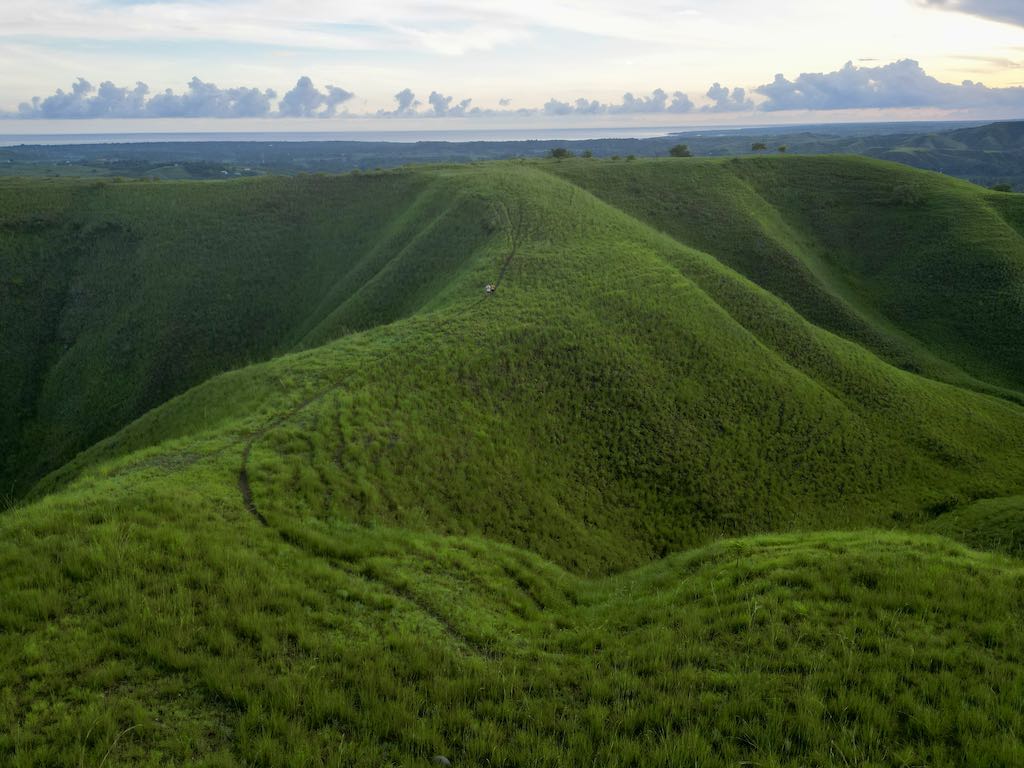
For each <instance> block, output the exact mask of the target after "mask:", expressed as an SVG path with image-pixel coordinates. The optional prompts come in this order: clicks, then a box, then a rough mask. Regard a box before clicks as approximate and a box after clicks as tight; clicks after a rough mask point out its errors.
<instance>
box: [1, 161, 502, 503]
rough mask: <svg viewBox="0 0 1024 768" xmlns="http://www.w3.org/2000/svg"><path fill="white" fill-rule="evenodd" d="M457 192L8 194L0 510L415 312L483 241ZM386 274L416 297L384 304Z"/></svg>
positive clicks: (285, 185) (363, 187)
mask: <svg viewBox="0 0 1024 768" xmlns="http://www.w3.org/2000/svg"><path fill="white" fill-rule="evenodd" d="M454 192H455V194H454V195H453V190H452V189H451V188H450V186H445V187H444V189H443V191H442V190H439V189H438V187H437V185H436V184H434V185H433V186H432V185H431V179H430V177H428V176H425V175H421V174H390V175H389V174H385V175H379V176H372V177H363V178H357V177H343V178H333V179H326V178H321V177H305V178H302V179H286V178H267V179H253V180H247V181H242V182H238V183H233V184H216V185H209V186H204V185H199V186H196V185H193V184H189V183H159V184H156V183H148V182H136V183H106V182H73V181H62V182H51V183H40V182H30V181H25V180H6V181H4V182H3V183H2V184H0V275H2V278H0V343H2V348H3V358H2V364H0V400H2V401H3V402H4V403H5V404H6V406H7V407H5V408H4V409H3V412H2V414H0V456H2V457H3V463H2V465H0V492H3V493H4V494H8V493H12V492H13V493H14V494H15V495H20V494H21V493H22V492H24V491H25V490H26V488H27V487H28V486H29V485H30V484H31V482H32V481H34V480H37V479H38V478H39V477H40V476H41V475H42V474H44V473H45V472H47V471H50V470H53V469H55V468H57V467H58V466H60V465H61V464H63V463H64V462H66V461H68V460H69V459H70V458H72V457H73V456H74V455H75V454H76V453H77V452H78V451H81V450H83V449H85V448H87V447H89V446H90V445H92V444H93V443H95V442H96V441H97V440H99V439H101V438H103V437H106V436H107V435H109V434H111V433H112V432H115V431H116V430H117V429H119V428H120V427H122V426H124V425H125V424H126V423H127V422H129V421H131V420H132V419H134V418H136V417H138V416H140V415H142V414H143V413H145V412H146V411H147V410H149V409H150V408H153V407H154V406H156V405H159V404H160V403H162V402H164V401H166V400H167V399H169V398H170V397H172V396H173V395H176V394H179V393H180V392H183V391H184V390H186V389H188V388H189V387H190V386H193V385H195V384H198V383H199V382H201V381H203V380H204V379H206V378H208V377H209V376H211V375H213V374H215V373H218V372H221V371H223V370H226V369H230V368H234V367H238V366H240V365H244V364H246V363H248V362H251V361H253V360H257V359H266V358H269V357H271V356H273V355H274V354H279V353H281V352H283V351H286V350H288V349H291V348H294V347H295V346H296V345H297V344H299V343H300V342H302V340H303V339H304V338H305V337H306V336H309V335H312V336H314V337H315V336H316V335H317V334H318V333H320V334H321V335H322V331H323V328H328V329H329V330H330V331H331V332H334V333H337V332H340V331H341V330H342V329H344V328H348V329H358V328H365V327H369V326H372V325H374V324H376V323H380V322H387V321H390V320H392V319H394V318H396V317H400V316H402V315H403V314H408V313H411V312H413V311H414V310H415V309H417V308H418V307H419V306H420V305H421V303H422V302H423V301H425V300H427V299H429V298H431V297H432V296H433V294H434V292H436V291H437V290H438V289H439V288H440V286H442V285H443V283H444V281H445V280H446V279H447V278H448V277H449V276H450V275H451V273H452V271H453V270H456V269H457V268H458V262H459V261H460V260H462V259H464V258H467V257H468V256H469V255H471V254H472V253H473V251H474V249H475V248H476V247H478V244H479V243H480V242H481V241H482V240H483V239H484V238H485V237H486V236H487V235H486V232H485V231H484V230H483V229H482V227H481V226H480V221H481V220H482V219H483V217H482V216H476V217H474V218H473V219H471V220H472V222H473V225H474V226H473V227H472V228H470V229H467V228H465V227H464V224H465V223H466V221H467V220H469V211H471V210H472V207H473V206H472V203H471V202H470V201H464V200H460V199H459V196H458V194H457V191H454ZM453 208H454V209H457V210H458V211H459V215H457V216H455V217H452V216H450V215H449V213H450V211H451V210H452V209H453ZM439 242H444V243H445V244H446V246H447V247H446V248H445V249H441V248H439V247H438V243H439ZM396 264H400V265H401V266H400V267H397V268H398V269H400V270H401V272H402V275H403V278H404V279H405V280H407V281H410V282H412V281H415V283H416V285H415V286H413V287H407V286H401V287H402V288H403V290H402V291H401V292H398V291H395V290H392V288H393V286H392V285H391V281H389V279H388V276H387V271H388V270H389V269H391V270H393V269H395V268H396ZM410 265H411V266H410ZM381 286H384V287H385V288H386V289H387V293H386V295H385V296H383V297H382V296H381V295H380V292H381ZM406 288H407V289H406Z"/></svg>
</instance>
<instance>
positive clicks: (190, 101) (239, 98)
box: [18, 77, 276, 120]
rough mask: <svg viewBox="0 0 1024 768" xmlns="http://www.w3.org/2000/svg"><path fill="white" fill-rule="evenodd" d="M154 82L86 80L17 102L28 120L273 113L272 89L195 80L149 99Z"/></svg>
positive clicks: (258, 114)
mask: <svg viewBox="0 0 1024 768" xmlns="http://www.w3.org/2000/svg"><path fill="white" fill-rule="evenodd" d="M148 94H149V86H148V85H146V84H145V83H137V84H136V86H135V87H134V88H132V89H128V88H120V87H118V86H116V85H114V84H113V83H111V82H104V83H101V84H100V87H99V88H98V89H97V88H94V87H93V85H92V83H90V82H89V81H88V80H85V79H83V78H79V79H78V81H77V82H76V83H75V84H74V85H72V86H71V90H70V91H64V90H62V89H60V88H58V89H57V91H56V93H54V94H53V95H51V96H47V97H46V98H40V97H38V96H37V97H36V98H34V99H32V101H31V102H26V103H22V104H20V105H19V106H18V114H19V115H20V116H21V117H25V118H48V119H54V120H60V119H86V118H100V117H264V116H266V115H268V114H269V113H270V107H271V101H272V100H273V99H275V98H276V94H275V93H274V91H272V90H266V91H260V90H259V89H257V88H228V89H222V88H218V87H217V86H216V85H214V84H213V83H204V82H203V81H202V80H200V79H199V78H198V77H194V78H192V82H190V83H189V84H188V89H187V90H186V91H184V92H183V93H181V94H177V93H174V91H172V90H170V89H168V90H166V91H164V92H163V93H158V94H156V95H155V96H152V97H150V98H148V99H147V98H146V97H147V95H148Z"/></svg>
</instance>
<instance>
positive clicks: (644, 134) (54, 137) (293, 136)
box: [0, 126, 686, 147]
mask: <svg viewBox="0 0 1024 768" xmlns="http://www.w3.org/2000/svg"><path fill="white" fill-rule="evenodd" d="M683 130H686V129H685V128H664V127H658V128H644V127H638V126H633V127H629V128H605V127H588V128H532V129H519V128H516V129H499V130H494V129H484V130H473V129H461V130H426V131H417V130H404V131H394V130H392V131H332V132H328V131H302V132H276V131H219V132H213V131H210V132H152V133H150V132H146V133H141V132H140V133H60V134H56V133H52V134H39V133H36V134H17V133H11V134H0V146H5V147H10V146H17V145H19V144H43V145H48V146H53V145H60V144H136V143H146V142H150V143H152V142H167V141H275V142H276V141H393V142H399V143H410V144H411V143H414V142H417V141H450V142H464V141H529V140H534V139H535V140H563V141H572V140H584V139H648V138H653V137H656V136H666V135H668V134H671V133H677V132H680V131H683Z"/></svg>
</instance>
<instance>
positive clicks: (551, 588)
mask: <svg viewBox="0 0 1024 768" xmlns="http://www.w3.org/2000/svg"><path fill="white" fill-rule="evenodd" d="M908 184H911V185H912V190H911V191H912V194H911V193H908V194H906V195H904V194H903V192H902V190H903V188H904V187H905V186H906V185H908ZM815 185H817V186H815ZM897 189H898V190H901V192H899V193H895V192H894V190H897ZM0 190H2V191H0V196H2V199H3V200H4V201H6V202H4V204H3V205H2V206H0V211H2V214H0V215H2V216H3V219H0V221H2V222H3V227H0V231H2V232H4V237H5V239H4V240H3V241H0V242H2V243H3V246H4V250H3V251H2V252H0V253H2V258H3V259H4V260H5V261H4V263H5V264H7V263H8V261H9V263H11V264H13V265H15V266H17V267H18V268H19V269H22V270H23V272H20V273H13V272H8V268H7V267H5V274H16V275H23V277H20V278H19V281H15V280H7V281H5V286H8V287H7V288H6V290H9V291H13V290H15V288H17V289H18V290H21V291H22V294H20V296H21V301H20V302H19V303H18V305H17V307H16V309H10V308H9V307H11V306H12V304H11V303H10V302H7V301H5V302H3V305H2V306H4V307H6V308H7V309H4V311H5V312H10V313H11V314H10V317H12V318H13V319H12V320H11V321H10V323H8V322H5V323H4V324H3V326H2V327H3V328H4V333H5V334H7V333H8V331H7V329H8V328H11V329H14V330H13V332H11V333H10V338H9V339H8V338H5V339H4V342H5V349H9V350H15V352H16V354H15V353H12V354H11V358H12V360H15V361H18V362H19V364H23V365H25V368H26V369H27V370H30V372H31V375H29V374H28V373H26V374H19V375H20V376H21V378H18V377H16V376H14V375H10V374H8V377H7V378H6V379H5V383H4V386H10V387H12V388H11V389H9V390H6V391H7V392H17V393H19V397H20V398H22V400H20V402H25V403H27V405H26V406H24V410H23V411H22V412H21V414H19V415H16V416H14V417H11V416H10V415H8V418H11V419H12V420H11V421H10V422H9V423H10V424H12V425H14V426H16V427H17V434H18V437H17V438H16V439H11V440H10V442H9V443H8V445H11V446H16V447H18V448H19V449H20V450H19V451H18V452H17V453H15V454H13V458H12V459H9V461H8V473H9V477H11V478H13V479H14V480H15V481H16V482H18V483H22V484H25V485H27V484H28V483H29V482H31V481H32V480H33V479H34V478H36V477H38V475H39V474H40V472H41V471H45V470H46V469H50V468H53V467H56V466H58V465H63V466H60V468H59V469H57V470H56V471H55V472H53V473H51V474H50V475H49V476H48V477H46V478H45V479H44V480H43V481H42V482H41V483H40V484H39V485H37V486H36V488H35V490H34V491H33V492H32V494H31V498H32V499H34V501H32V502H31V503H28V502H27V501H26V502H25V503H23V504H21V505H20V506H19V507H17V508H15V509H12V510H10V511H8V512H7V513H6V514H4V515H3V516H2V517H0V574H2V575H0V580H2V583H0V594H4V595H5V599H4V601H3V603H2V604H0V638H8V640H0V662H2V665H0V669H2V670H3V671H2V672H0V692H2V693H0V721H6V722H10V723H14V725H13V727H11V728H9V729H7V732H6V733H0V762H4V761H7V762H12V764H15V765H34V764H47V763H56V764H64V763H69V762H70V763H81V764H86V765H93V764H97V765H98V764H100V763H101V762H102V763H104V764H106V765H118V764H123V765H134V764H153V765H157V764H165V763H168V762H178V763H182V762H185V763H191V762H196V763H205V764H210V765H235V764H249V765H251V764H257V765H311V766H314V765H352V764H356V765H381V764H394V765H416V764H425V763H426V762H427V761H429V759H430V758H431V757H432V756H433V755H435V754H444V755H447V756H448V757H449V758H451V759H452V760H453V763H454V764H462V765H477V764H486V763H487V762H488V761H489V763H490V764H491V765H565V764H600V765H641V764H642V765H680V764H690V763H693V762H695V761H696V762H698V763H701V764H716V763H722V764H735V763H737V762H757V763H762V764H766V765H805V764H838V763H849V764H880V765H905V764H917V763H924V764H929V765H957V764H962V763H963V761H964V756H965V755H970V756H971V758H972V759H977V761H978V762H979V763H980V764H1013V763H1015V762H1019V761H1020V760H1021V758H1022V757H1024V743H1022V742H1021V740H1020V739H1019V737H1017V736H1015V735H1014V734H1016V733H1020V732H1021V726H1022V725H1024V712H1022V707H1021V704H1020V702H1021V701H1024V675H1022V674H1021V671H1020V670H1021V669H1022V668H1024V667H1022V666H1021V664H1020V662H1021V659H1022V653H1021V652H1022V650H1024V649H1022V647H1021V640H1020V637H1021V635H1020V633H1019V631H1018V629H1019V622H1020V620H1021V610H1022V608H1021V605H1020V604H1019V600H1018V599H1017V596H1018V595H1019V594H1020V590H1021V588H1022V587H1024V571H1022V570H1021V566H1020V564H1019V561H1016V560H1012V559H1009V558H1007V557H1005V555H1003V554H983V553H979V552H973V551H970V550H968V549H965V548H964V547H963V546H962V545H960V544H954V543H952V542H951V541H949V539H947V538H942V537H940V536H937V535H935V533H941V534H945V535H948V536H952V537H954V538H957V539H960V540H962V541H965V542H966V543H967V544H968V545H971V546H980V547H983V548H989V549H992V550H994V551H997V552H1003V553H1010V554H1015V553H1017V552H1018V549H1017V548H1014V546H1013V545H1011V546H1007V545H1006V542H1007V539H998V538H996V539H993V537H992V535H991V533H992V532H993V530H994V529H998V528H999V527H1000V526H1002V525H1003V523H1001V522H1000V520H1006V519H1011V518H1012V519H1015V518H1014V515H1015V514H1016V513H1015V512H1014V510H1015V509H1017V507H1016V506H1014V505H1015V504H1016V502H1015V501H1014V500H1013V499H1012V498H1011V497H1014V496H1019V495H1020V494H1021V493H1024V407H1022V406H1021V405H1020V404H1019V402H1020V400H1021V392H1022V390H1024V386H1022V382H1024V372H1022V360H1021V358H1020V355H1019V349H1017V348H1016V347H1015V346H1014V345H1013V344H1012V334H1013V333H1014V332H1015V329H1018V328H1019V324H1020V322H1021V319H1020V315H1019V313H1018V314H1017V315H1014V314H1012V313H1011V312H1010V309H1011V308H1012V307H1014V306H1018V307H1019V304H1017V305H1015V304H1014V302H1015V301H1017V302H1019V301H1020V298H1021V296H1022V295H1024V293H1022V286H1024V281H1022V279H1021V275H1022V273H1024V257H1022V255H1021V254H1022V251H1021V250H1020V247H1021V246H1020V243H1019V240H1020V235H1019V234H1018V231H1017V229H1016V228H1015V226H1016V225H1015V223H1014V222H1015V221H1017V220H1018V218H1019V215H1020V213H1019V211H1020V210H1021V209H1018V208H1017V207H1016V206H1017V203H1016V197H1015V196H1003V197H1000V198H999V199H998V200H997V199H996V196H994V195H990V194H989V193H986V192H984V191H983V190H979V189H976V188H972V187H970V186H968V185H964V184H962V183H959V182H953V181H950V180H947V179H943V178H940V177H933V176H929V175H926V174H918V173H915V172H912V171H905V170H898V169H896V168H894V167H891V166H886V165H881V164H878V163H874V162H870V161H855V160H847V159H840V160H834V159H833V160H822V159H799V158H785V159H775V160H771V161H768V160H751V161H743V162H739V163H732V162H712V161H679V162H676V161H661V162H638V163H611V162H608V163H606V162H586V161H573V162H567V163H538V164H486V165H480V166H464V167H457V168H450V167H438V168H422V169H414V170H403V171H396V172H389V173H383V174H378V175H367V176H350V177H322V178H316V177H303V178H297V179H290V180H285V179H272V178H267V179H254V180H245V181H238V182H230V183H224V184H215V185H199V184H190V183H181V182H159V183H132V184H121V185H110V186H106V187H95V186H94V185H90V184H89V183H88V182H67V181H61V182H48V183H41V182H36V183H29V182H18V183H16V184H10V185H7V186H0ZM894 195H895V198H894ZM953 210H955V211H956V212H957V216H958V217H959V218H958V219H957V222H958V226H957V227H954V226H952V225H951V224H950V222H949V221H948V218H949V215H950V212H951V211H953ZM33 217H35V218H34V219H33ZM35 220H37V221H39V222H40V223H39V224H38V225H33V224H32V221H35ZM99 223H102V225H103V226H99ZM33 226H34V227H35V229H33ZM869 226H875V227H876V228H877V230H878V232H876V234H875V235H874V236H872V235H870V234H869V233H867V232H864V231H862V230H863V229H865V228H867V227H869ZM93 232H95V233H98V234H94V235H91V236H92V237H93V238H94V239H93V240H89V239H88V238H86V237H85V235H86V234H88V233H93ZM879 232H880V233H881V234H879ZM58 233H61V234H58ZM61 238H63V239H61ZM118 238H120V239H118ZM61 243H63V244H64V250H59V249H58V248H57V245H59V244H61ZM942 243H946V244H947V245H949V248H948V249H944V248H943V247H942ZM76 249H77V250H76ZM62 265H64V267H63V268H62ZM62 270H63V271H62ZM744 274H745V275H746V276H744ZM63 275H66V277H65V276H63ZM57 276H61V277H57ZM959 277H963V278H964V280H960V279H953V278H959ZM968 279H969V282H968V281H967V280H968ZM61 280H64V282H61ZM488 282H490V283H494V282H498V283H499V287H498V290H497V292H496V293H495V294H494V295H493V296H490V297H485V296H484V294H483V293H482V290H481V289H482V286H483V285H484V284H485V283H488ZM52 285H56V287H52V288H51V287H50V286H52ZM82 286H87V287H90V288H89V290H87V291H86V293H84V294H83V293H81V291H82V290H83V288H82ZM43 287H45V288H46V290H43V289H42V288H43ZM979 297H980V298H979ZM76 302H77V303H76ZM35 303H39V304H41V305H42V306H45V307H47V308H48V309H47V311H49V312H51V313H52V314H51V315H50V317H51V318H55V321H54V322H50V323H46V322H43V321H34V320H33V319H32V318H35V317H37V316H39V315H40V314H41V313H39V312H35V313H34V312H33V311H32V307H33V306H35ZM69 316H70V317H71V318H72V319H77V322H79V323H82V325H81V326H74V325H72V324H71V320H68V319H67V318H68V317H69ZM175 317H180V318H182V320H181V321H180V323H179V324H177V325H176V324H175V323H174V322H173V319H174V318H175ZM998 319H1001V320H1002V323H999V322H997V320H998ZM33 322H35V323H36V324H35V325H33V324H32V323H33ZM54 327H57V328H58V329H60V328H62V327H69V328H75V329H80V330H79V331H78V333H77V335H74V334H70V333H69V334H68V335H66V336H64V337H61V336H60V335H59V331H58V333H57V334H56V338H55V337H54V332H53V331H52V329H53V328H54ZM118 333H121V334H127V338H129V339H130V342H131V345H130V347H129V348H128V349H126V350H122V351H121V352H120V356H118V354H117V353H116V350H117V348H116V347H112V340H117V339H119V338H121V336H119V335H118ZM47 334H51V335H49V336H48V335H47ZM62 343H63V345H64V348H63V349H62V348H61V345H62ZM19 345H20V346H19ZM76 356H80V357H76ZM23 357H24V358H26V359H28V360H29V361H30V362H29V363H24V361H23V360H22V358H23ZM257 358H263V359H264V360H265V362H262V363H258V364H253V365H248V366H246V367H244V368H240V369H238V370H235V371H232V372H228V373H223V374H220V375H216V376H213V377H212V378H211V377H210V374H211V373H214V372H216V371H218V370H222V369H226V368H229V367H233V366H238V365H239V364H240V363H243V362H246V361H248V360H252V359H257ZM65 360H67V361H68V362H65ZM78 360H84V361H87V362H76V361H78ZM893 363H897V364H898V365H899V367H897V366H895V365H893ZM76 366H79V367H76ZM7 370H11V369H7ZM83 370H88V372H89V375H83V374H82V373H81V371H83ZM200 381H201V382H202V383H199V382H200ZM12 382H13V383H12ZM40 382H43V385H42V386H41V385H40ZM154 382H158V383H159V387H158V386H157V385H155V384H154ZM193 385H197V386H193ZM177 392H181V394H179V395H178V396H176V397H171V395H174V394H175V393H177ZM66 393H73V395H74V397H71V395H69V394H66ZM47 398H49V399H47ZM75 398H79V401H78V402H80V403H82V405H81V406H79V407H78V408H77V410H76V408H75V407H74V406H73V405H68V403H69V402H70V403H72V404H73V403H75V402H76V401H75ZM164 401H166V402H164ZM47 403H49V404H50V405H46V404H47ZM157 403H162V404H159V405H157V407H155V408H153V407H151V406H152V405H156V404H157ZM136 416H138V417H139V418H135V417H136ZM132 419H134V420H132ZM129 421H130V423H127V422H129ZM121 425H125V426H123V428H121V429H119V430H118V427H119V426H121ZM115 430H117V431H115ZM109 433H113V434H110V436H109V437H106V438H105V439H102V440H98V441H97V438H98V437H100V436H102V435H103V434H109ZM58 436H59V437H58ZM90 443H95V445H92V446H91V447H88V448H87V449H86V450H84V451H82V452H81V453H79V454H78V455H77V456H74V453H75V452H76V451H77V450H79V449H81V448H86V447H87V446H89V445H90ZM5 455H9V456H10V455H12V454H10V453H7V454H5ZM37 456H43V457H44V460H41V461H34V460H35V459H36V457H37ZM69 460H70V461H69ZM33 462H34V463H33ZM65 462H67V463H65ZM47 494H48V495H47ZM979 510H980V512H979ZM1000 515H1001V516H1002V517H1000ZM868 528H874V529H878V528H889V529H894V528H902V529H904V531H905V532H902V533H898V532H889V533H881V532H879V531H878V530H865V529H868ZM844 530H847V531H853V532H849V533H844V532H842V531H844ZM768 533H771V534H773V535H772V536H765V535H764V534H768ZM752 536H753V537H752ZM730 537H744V538H730ZM722 539H727V540H724V541H723V540H722Z"/></svg>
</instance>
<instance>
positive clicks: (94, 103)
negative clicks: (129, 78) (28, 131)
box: [18, 77, 149, 119]
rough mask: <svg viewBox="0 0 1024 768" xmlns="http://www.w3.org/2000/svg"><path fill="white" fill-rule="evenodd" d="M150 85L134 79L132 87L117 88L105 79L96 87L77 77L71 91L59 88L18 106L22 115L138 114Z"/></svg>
mask: <svg viewBox="0 0 1024 768" xmlns="http://www.w3.org/2000/svg"><path fill="white" fill-rule="evenodd" d="M148 93H149V86H147V85H146V84H145V83H137V84H136V85H135V87H134V88H132V89H130V90H129V89H128V88H119V87H117V86H116V85H114V84H113V83H111V82H109V81H107V82H103V83H100V87H99V88H98V89H97V88H95V87H94V86H93V85H92V83H90V82H89V81H88V80H85V79H84V78H81V77H80V78H78V80H77V82H75V83H74V84H73V85H72V86H71V90H70V91H64V90H62V89H60V88H58V89H57V92H56V93H54V94H53V95H52V96H47V97H46V98H45V99H44V98H40V97H38V96H37V97H36V98H34V99H32V101H31V102H28V103H24V104H21V105H19V106H18V113H19V114H20V115H21V116H22V117H40V118H49V119H62V118H80V119H87V118H98V117H140V116H142V115H143V114H144V112H145V108H146V95H147V94H148Z"/></svg>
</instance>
